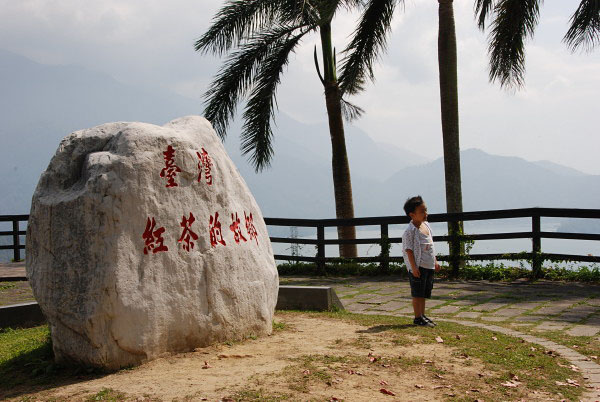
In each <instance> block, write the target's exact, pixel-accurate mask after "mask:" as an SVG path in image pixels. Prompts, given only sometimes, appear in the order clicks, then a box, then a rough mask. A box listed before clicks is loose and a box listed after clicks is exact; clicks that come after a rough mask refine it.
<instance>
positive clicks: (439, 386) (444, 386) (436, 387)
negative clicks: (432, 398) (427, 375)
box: [433, 385, 452, 389]
mask: <svg viewBox="0 0 600 402" xmlns="http://www.w3.org/2000/svg"><path fill="white" fill-rule="evenodd" d="M441 388H452V387H451V386H450V385H436V386H435V387H433V389H441Z"/></svg>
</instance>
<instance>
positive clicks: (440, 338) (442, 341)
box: [435, 336, 444, 343]
mask: <svg viewBox="0 0 600 402" xmlns="http://www.w3.org/2000/svg"><path fill="white" fill-rule="evenodd" d="M435 340H436V341H437V343H444V340H443V339H442V337H441V336H436V337H435Z"/></svg>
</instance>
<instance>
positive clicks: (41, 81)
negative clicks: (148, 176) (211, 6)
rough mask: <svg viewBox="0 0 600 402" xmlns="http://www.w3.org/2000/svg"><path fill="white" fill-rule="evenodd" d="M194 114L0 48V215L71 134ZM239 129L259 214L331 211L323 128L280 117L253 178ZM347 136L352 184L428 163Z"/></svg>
mask: <svg viewBox="0 0 600 402" xmlns="http://www.w3.org/2000/svg"><path fill="white" fill-rule="evenodd" d="M200 111H201V103H200V102H199V101H196V100H192V99H188V98H184V97H181V96H179V95H176V94H173V93H170V92H168V91H163V90H146V89H140V88H136V87H132V86H128V85H125V84H123V83H120V82H118V81H116V80H114V79H113V78H111V77H110V76H108V75H105V74H102V73H98V72H94V71H89V70H87V69H85V68H82V67H78V66H48V65H42V64H39V63H35V62H33V61H31V60H29V59H27V58H24V57H22V56H19V55H16V54H13V53H10V52H6V51H2V50H0V121H2V123H3V124H2V126H1V127H0V138H2V151H1V152H2V155H1V157H0V169H1V170H2V172H4V174H2V175H0V187H1V188H2V189H3V191H2V192H1V193H0V214H17V213H28V211H29V205H30V202H31V195H32V194H33V190H34V188H35V185H36V183H37V180H38V178H39V175H40V173H41V172H42V171H43V169H45V168H46V166H47V165H48V162H49V160H50V158H51V156H52V154H53V153H54V152H55V150H56V148H57V146H58V144H59V142H60V140H61V139H62V138H63V137H64V136H66V135H67V134H69V133H70V132H72V131H75V130H78V129H81V128H86V127H92V126H95V125H98V124H102V123H105V122H109V121H144V122H149V123H155V124H164V123H166V122H168V121H169V120H172V119H174V118H176V117H180V116H184V115H187V114H194V113H195V114H198V113H200ZM239 127H240V123H239V122H235V123H234V124H233V125H232V128H231V130H230V134H229V139H228V141H227V142H226V147H227V149H228V151H229V152H230V154H231V156H232V159H233V160H234V161H235V162H236V165H237V166H238V168H239V169H240V171H241V172H242V174H243V176H244V177H245V178H246V180H247V181H248V184H249V185H250V187H251V188H252V190H253V192H254V193H255V195H256V197H257V199H258V200H259V203H260V204H261V205H262V207H263V209H264V211H265V214H270V215H279V216H284V215H285V216H296V217H300V216H309V215H310V216H322V217H326V216H327V217H329V216H332V215H333V214H334V209H333V189H332V179H331V162H330V153H331V145H330V142H329V131H328V129H327V125H326V123H325V124H314V125H307V124H302V123H300V122H298V121H295V120H293V119H292V118H290V117H288V116H286V115H285V114H283V113H279V114H278V117H277V126H276V129H275V132H276V140H275V158H274V160H273V165H272V167H271V169H268V170H265V171H264V172H263V173H261V174H258V175H257V174H255V173H254V171H253V169H252V168H251V167H250V166H249V165H248V163H247V162H246V159H245V158H244V157H242V156H241V155H240V153H239V140H238V135H239V132H240V128H239ZM346 135H347V138H348V153H349V158H350V160H351V163H352V168H353V169H352V170H353V173H352V174H353V179H354V182H355V183H362V182H363V181H364V180H367V181H370V180H371V178H375V179H376V180H383V179H386V178H387V177H389V175H391V174H392V173H393V172H395V171H397V170H398V169H401V168H403V167H406V166H409V165H411V164H414V163H424V162H427V161H428V160H427V159H425V158H424V157H422V156H419V155H417V154H414V153H412V152H410V151H407V150H403V149H401V148H398V147H393V146H388V145H385V144H378V143H376V142H374V141H373V140H372V139H371V138H370V137H369V136H368V135H367V134H366V133H364V132H363V131H361V130H360V129H358V128H356V127H352V126H348V127H347V134H346ZM375 155H376V156H375ZM361 186H362V187H364V186H363V185H361Z"/></svg>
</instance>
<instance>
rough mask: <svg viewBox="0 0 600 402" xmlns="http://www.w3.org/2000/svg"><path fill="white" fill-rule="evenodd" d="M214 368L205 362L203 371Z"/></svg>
mask: <svg viewBox="0 0 600 402" xmlns="http://www.w3.org/2000/svg"><path fill="white" fill-rule="evenodd" d="M211 367H212V366H211V365H210V364H208V362H204V366H202V368H203V369H208V368H211Z"/></svg>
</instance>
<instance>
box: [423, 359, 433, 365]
mask: <svg viewBox="0 0 600 402" xmlns="http://www.w3.org/2000/svg"><path fill="white" fill-rule="evenodd" d="M423 364H433V361H432V360H425V361H424V362H423Z"/></svg>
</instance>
